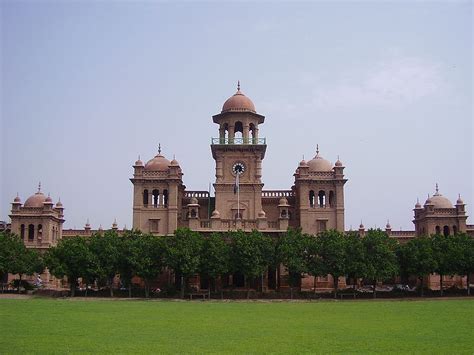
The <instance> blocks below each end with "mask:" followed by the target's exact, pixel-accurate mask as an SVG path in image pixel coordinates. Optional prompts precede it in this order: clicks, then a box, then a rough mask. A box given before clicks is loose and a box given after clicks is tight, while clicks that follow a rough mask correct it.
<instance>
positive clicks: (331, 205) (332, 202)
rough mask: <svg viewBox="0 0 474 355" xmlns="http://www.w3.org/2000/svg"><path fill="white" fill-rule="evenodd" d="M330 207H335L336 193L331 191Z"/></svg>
mask: <svg viewBox="0 0 474 355" xmlns="http://www.w3.org/2000/svg"><path fill="white" fill-rule="evenodd" d="M329 207H331V208H332V207H334V191H332V190H331V191H329Z"/></svg>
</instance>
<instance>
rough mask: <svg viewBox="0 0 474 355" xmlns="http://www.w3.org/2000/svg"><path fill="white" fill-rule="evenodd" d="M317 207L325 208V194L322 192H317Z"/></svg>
mask: <svg viewBox="0 0 474 355" xmlns="http://www.w3.org/2000/svg"><path fill="white" fill-rule="evenodd" d="M318 205H319V207H326V192H324V191H323V190H320V191H319V192H318Z"/></svg>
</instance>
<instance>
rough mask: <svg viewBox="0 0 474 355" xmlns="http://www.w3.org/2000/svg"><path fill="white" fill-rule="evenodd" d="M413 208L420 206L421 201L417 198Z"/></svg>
mask: <svg viewBox="0 0 474 355" xmlns="http://www.w3.org/2000/svg"><path fill="white" fill-rule="evenodd" d="M415 208H421V203H420V201H419V200H416V204H415Z"/></svg>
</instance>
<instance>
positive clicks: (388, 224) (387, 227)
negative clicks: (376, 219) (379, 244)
mask: <svg viewBox="0 0 474 355" xmlns="http://www.w3.org/2000/svg"><path fill="white" fill-rule="evenodd" d="M385 228H386V229H392V226H391V225H390V222H389V221H387V224H386V225H385Z"/></svg>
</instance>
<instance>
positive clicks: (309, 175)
mask: <svg viewBox="0 0 474 355" xmlns="http://www.w3.org/2000/svg"><path fill="white" fill-rule="evenodd" d="M294 176H295V190H296V199H297V206H298V208H297V213H298V217H299V221H300V226H301V229H302V230H303V232H305V233H311V234H317V233H320V232H323V231H325V230H327V229H336V230H338V231H344V184H345V183H346V182H347V179H345V178H344V165H343V164H342V162H341V161H340V160H339V158H338V159H337V161H336V163H335V164H334V166H333V165H332V163H331V162H330V161H328V160H326V159H324V158H323V157H322V156H321V155H320V154H319V146H316V156H315V157H314V158H313V159H311V160H310V161H308V162H306V161H304V160H303V161H301V162H300V164H299V166H298V168H297V169H296V172H295V174H294Z"/></svg>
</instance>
